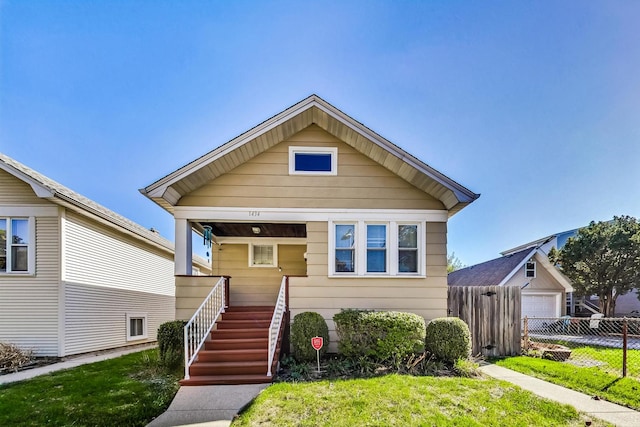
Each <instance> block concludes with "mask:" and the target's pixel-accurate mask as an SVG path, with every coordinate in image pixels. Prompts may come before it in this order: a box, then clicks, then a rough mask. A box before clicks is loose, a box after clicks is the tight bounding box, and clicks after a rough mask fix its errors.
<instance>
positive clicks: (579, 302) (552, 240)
mask: <svg viewBox="0 0 640 427" xmlns="http://www.w3.org/2000/svg"><path fill="white" fill-rule="evenodd" d="M578 230H580V229H579V228H574V229H573V230H567V231H563V232H560V233H556V234H551V235H549V236H546V237H543V238H541V239H538V240H534V241H532V242H528V243H525V244H523V245H520V246H517V247H515V248H512V249H509V250H506V251H504V252H501V254H502V255H510V254H513V253H516V252H519V251H522V250H524V249H528V248H533V247H539V248H540V251H541V252H543V253H544V254H545V255H546V254H548V253H549V251H551V249H552V248H555V249H562V247H563V246H564V245H565V243H567V240H569V238H571V237H574V236H576V234H578ZM638 296H639V294H638V289H637V288H635V289H632V290H631V291H630V292H628V293H626V294H624V295H620V296H618V298H617V300H616V316H638V315H640V299H638ZM566 305H567V314H570V315H586V316H591V315H592V314H598V313H600V306H599V304H598V296H597V295H592V296H588V297H576V296H575V295H574V294H573V292H570V293H569V294H568V295H567V301H566Z"/></svg>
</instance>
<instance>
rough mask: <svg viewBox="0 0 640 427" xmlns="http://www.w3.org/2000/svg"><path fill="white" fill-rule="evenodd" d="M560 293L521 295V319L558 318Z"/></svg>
mask: <svg viewBox="0 0 640 427" xmlns="http://www.w3.org/2000/svg"><path fill="white" fill-rule="evenodd" d="M561 295H562V294H561V293H560V292H554V293H545V294H531V293H524V292H523V293H522V317H525V316H526V317H560V315H561V314H560V313H561V311H560V307H561V306H560V304H561Z"/></svg>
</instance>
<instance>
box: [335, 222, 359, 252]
mask: <svg viewBox="0 0 640 427" xmlns="http://www.w3.org/2000/svg"><path fill="white" fill-rule="evenodd" d="M354 229H355V225H353V224H348V225H336V248H353V243H354V242H355V232H354Z"/></svg>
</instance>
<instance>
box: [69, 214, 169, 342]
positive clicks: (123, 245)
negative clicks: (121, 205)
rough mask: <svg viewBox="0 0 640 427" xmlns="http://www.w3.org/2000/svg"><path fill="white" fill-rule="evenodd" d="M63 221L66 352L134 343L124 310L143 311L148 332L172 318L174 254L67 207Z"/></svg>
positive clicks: (152, 333)
mask: <svg viewBox="0 0 640 427" xmlns="http://www.w3.org/2000/svg"><path fill="white" fill-rule="evenodd" d="M64 221H65V230H66V232H65V233H66V234H65V244H64V249H65V271H64V285H63V286H64V309H65V319H64V329H65V346H64V348H65V354H66V355H68V354H75V353H83V352H88V351H95V350H100V349H106V348H112V347H117V346H123V345H127V344H134V343H138V342H140V341H127V340H126V338H127V336H126V322H125V319H126V313H127V312H141V313H147V315H148V318H147V322H148V331H147V332H148V338H147V339H146V340H143V341H153V340H155V337H156V330H157V327H158V325H159V324H161V323H163V322H166V321H169V320H173V318H174V305H175V287H174V276H173V256H172V254H170V253H168V252H164V251H161V250H159V249H156V248H153V247H152V246H150V245H147V244H145V243H143V242H140V241H138V240H136V239H134V238H133V237H131V236H128V235H126V234H124V233H119V232H117V231H115V230H113V229H111V228H109V227H107V226H104V225H102V224H99V223H97V222H94V221H91V220H89V219H87V218H84V217H81V216H79V215H78V214H76V213H73V212H69V211H68V212H67V214H66V218H65V219H64Z"/></svg>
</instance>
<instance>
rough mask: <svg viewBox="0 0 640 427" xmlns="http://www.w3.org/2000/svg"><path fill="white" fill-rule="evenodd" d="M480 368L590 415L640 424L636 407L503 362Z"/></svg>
mask: <svg viewBox="0 0 640 427" xmlns="http://www.w3.org/2000/svg"><path fill="white" fill-rule="evenodd" d="M480 370H481V371H482V372H484V373H485V374H487V375H489V376H490V377H493V378H496V379H499V380H504V381H508V382H510V383H512V384H515V385H517V386H519V387H520V388H523V389H525V390H528V391H530V392H532V393H534V394H537V395H538V396H540V397H544V398H546V399H549V400H553V401H556V402H559V403H563V404H566V405H571V406H573V407H574V408H576V409H577V410H578V411H580V412H584V413H585V414H588V415H589V416H592V417H594V418H599V419H601V420H604V421H607V422H609V423H611V424H614V425H616V426H619V427H638V426H640V412H637V411H634V410H633V409H629V408H626V407H624V406H620V405H616V404H614V403H611V402H607V401H606V400H595V399H592V398H591V397H589V396H587V395H586V394H583V393H579V392H577V391H573V390H570V389H568V388H565V387H561V386H559V385H555V384H551V383H548V382H546V381H542V380H540V379H538V378H533V377H530V376H528V375H524V374H521V373H519V372H516V371H512V370H511V369H507V368H503V367H502V366H497V365H485V366H481V367H480Z"/></svg>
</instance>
